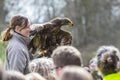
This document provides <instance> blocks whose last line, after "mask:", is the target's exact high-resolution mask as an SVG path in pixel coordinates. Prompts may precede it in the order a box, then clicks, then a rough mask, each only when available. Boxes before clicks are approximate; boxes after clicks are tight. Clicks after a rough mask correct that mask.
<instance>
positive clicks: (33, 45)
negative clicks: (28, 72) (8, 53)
mask: <svg viewBox="0 0 120 80" xmlns="http://www.w3.org/2000/svg"><path fill="white" fill-rule="evenodd" d="M64 25H68V26H73V22H72V21H71V20H70V19H68V18H54V19H52V20H50V21H49V22H47V23H44V24H36V25H35V24H34V25H32V26H31V27H32V28H36V29H34V31H32V32H31V33H32V35H33V34H34V36H33V38H32V40H31V42H30V44H29V50H31V53H32V54H35V53H36V51H38V52H39V54H40V56H47V57H50V56H51V54H52V51H53V50H54V49H55V48H56V47H58V46H62V45H71V42H72V36H71V34H70V33H69V32H67V31H64V30H62V29H61V27H62V26H64Z"/></svg>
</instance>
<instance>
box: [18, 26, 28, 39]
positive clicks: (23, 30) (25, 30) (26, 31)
mask: <svg viewBox="0 0 120 80" xmlns="http://www.w3.org/2000/svg"><path fill="white" fill-rule="evenodd" d="M20 33H21V34H22V35H23V36H26V37H28V36H29V33H30V24H28V25H27V27H25V28H24V29H22V30H21V31H20Z"/></svg>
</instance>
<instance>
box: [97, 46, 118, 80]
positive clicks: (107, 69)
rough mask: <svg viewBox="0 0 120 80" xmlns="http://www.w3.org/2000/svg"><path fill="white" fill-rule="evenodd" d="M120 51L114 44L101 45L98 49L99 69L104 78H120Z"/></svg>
mask: <svg viewBox="0 0 120 80" xmlns="http://www.w3.org/2000/svg"><path fill="white" fill-rule="evenodd" d="M119 63H120V52H119V50H118V49H117V48H116V47H114V46H101V47H100V48H99V49H98V51H97V66H98V70H99V71H100V72H101V74H102V75H103V80H120V72H119V68H120V65H119Z"/></svg>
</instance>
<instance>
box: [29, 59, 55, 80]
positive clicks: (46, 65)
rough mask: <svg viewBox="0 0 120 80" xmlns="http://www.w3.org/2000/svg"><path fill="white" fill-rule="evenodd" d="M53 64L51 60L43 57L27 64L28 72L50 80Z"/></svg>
mask: <svg viewBox="0 0 120 80" xmlns="http://www.w3.org/2000/svg"><path fill="white" fill-rule="evenodd" d="M53 68H54V64H53V61H52V59H50V58H47V57H43V58H37V59H34V60H32V61H31V62H30V63H29V70H30V72H37V73H39V74H40V75H42V76H43V77H45V78H46V79H48V80H51V77H52V74H53Z"/></svg>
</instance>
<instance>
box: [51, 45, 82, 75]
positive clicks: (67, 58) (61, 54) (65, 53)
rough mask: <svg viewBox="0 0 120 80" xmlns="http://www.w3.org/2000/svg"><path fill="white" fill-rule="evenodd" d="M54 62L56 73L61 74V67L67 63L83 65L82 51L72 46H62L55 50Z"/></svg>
mask: <svg viewBox="0 0 120 80" xmlns="http://www.w3.org/2000/svg"><path fill="white" fill-rule="evenodd" d="M52 58H53V62H54V64H55V66H56V67H55V70H56V75H57V76H59V74H60V72H61V69H62V68H63V67H64V66H67V65H77V66H82V58H81V53H80V52H79V51H78V50H77V49H76V48H75V47H72V46H60V47H58V48H56V49H55V50H54V51H53V54H52Z"/></svg>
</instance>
